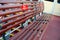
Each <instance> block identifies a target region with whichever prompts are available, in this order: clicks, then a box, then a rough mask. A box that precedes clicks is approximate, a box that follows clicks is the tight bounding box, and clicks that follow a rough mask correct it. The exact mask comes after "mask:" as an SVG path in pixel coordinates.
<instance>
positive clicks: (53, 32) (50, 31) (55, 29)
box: [42, 16, 60, 40]
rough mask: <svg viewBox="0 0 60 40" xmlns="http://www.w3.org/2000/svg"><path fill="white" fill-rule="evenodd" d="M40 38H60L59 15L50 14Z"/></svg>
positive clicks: (57, 39)
mask: <svg viewBox="0 0 60 40" xmlns="http://www.w3.org/2000/svg"><path fill="white" fill-rule="evenodd" d="M42 40H60V17H58V16H52V19H51V21H50V23H49V24H48V27H47V29H46V31H45V34H44V35H43V37H42Z"/></svg>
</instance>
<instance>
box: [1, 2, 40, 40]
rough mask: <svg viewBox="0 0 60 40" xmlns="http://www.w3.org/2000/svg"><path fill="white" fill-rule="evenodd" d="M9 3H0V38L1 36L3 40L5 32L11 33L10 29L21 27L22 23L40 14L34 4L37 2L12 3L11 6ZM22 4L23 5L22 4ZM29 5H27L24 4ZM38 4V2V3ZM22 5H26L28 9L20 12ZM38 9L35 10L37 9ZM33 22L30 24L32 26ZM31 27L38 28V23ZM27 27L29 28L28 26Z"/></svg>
mask: <svg viewBox="0 0 60 40" xmlns="http://www.w3.org/2000/svg"><path fill="white" fill-rule="evenodd" d="M10 3H11V2H6V3H4V2H1V3H0V4H3V5H0V24H1V25H0V36H3V38H4V40H7V39H6V38H5V34H6V32H7V33H8V31H9V30H10V31H12V30H11V29H12V28H17V27H18V26H21V24H22V23H25V21H27V20H28V19H30V18H33V17H34V18H35V17H36V15H38V14H39V13H40V8H39V7H38V6H37V5H39V4H36V3H37V2H12V4H13V5H11V4H10ZM22 3H23V4H22ZM25 3H29V4H25ZM38 3H39V2H38ZM22 5H28V9H26V10H22V9H21V6H22ZM36 6H37V7H38V8H37V7H36ZM34 23H35V22H33V23H32V24H34ZM32 24H31V26H32V27H33V26H36V24H37V26H38V24H39V23H38V22H36V23H35V24H34V25H32ZM37 26H36V27H37ZM28 27H29V26H28Z"/></svg>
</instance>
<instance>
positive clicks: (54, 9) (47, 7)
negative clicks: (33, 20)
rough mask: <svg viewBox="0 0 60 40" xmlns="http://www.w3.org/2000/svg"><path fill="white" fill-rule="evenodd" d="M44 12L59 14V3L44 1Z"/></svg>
mask: <svg viewBox="0 0 60 40" xmlns="http://www.w3.org/2000/svg"><path fill="white" fill-rule="evenodd" d="M44 12H45V13H50V14H53V15H58V16H60V4H58V3H56V2H55V5H54V2H49V1H44Z"/></svg>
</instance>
